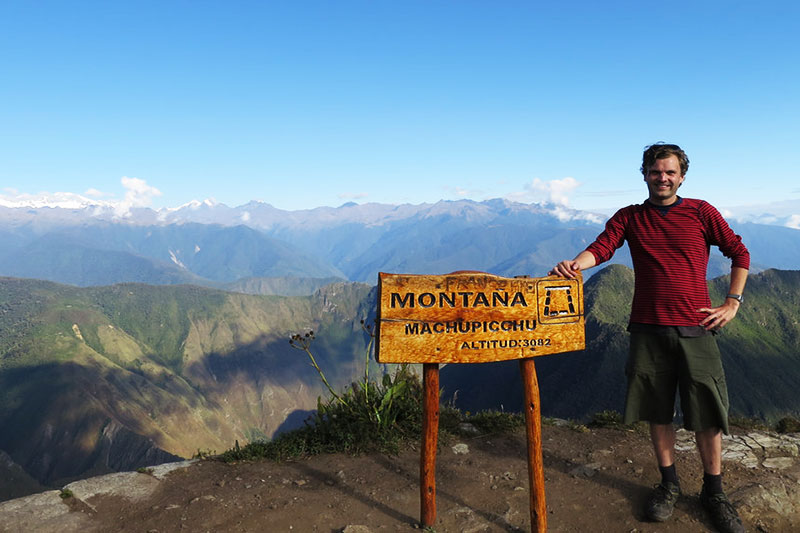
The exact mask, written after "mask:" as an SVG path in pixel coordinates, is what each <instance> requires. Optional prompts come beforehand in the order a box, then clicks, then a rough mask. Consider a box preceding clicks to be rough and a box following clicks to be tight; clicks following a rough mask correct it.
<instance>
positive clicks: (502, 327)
mask: <svg viewBox="0 0 800 533" xmlns="http://www.w3.org/2000/svg"><path fill="white" fill-rule="evenodd" d="M377 318H378V320H377V329H378V331H377V343H376V345H375V357H376V359H377V360H378V362H379V363H423V416H422V447H421V449H420V470H419V472H420V518H421V522H422V525H423V526H425V527H427V526H432V525H433V524H434V522H435V521H436V449H437V437H438V434H439V363H483V362H491V361H504V360H509V359H519V360H520V361H519V365H520V372H521V375H522V386H523V392H524V396H525V425H526V428H527V440H528V482H529V485H530V511H531V531H535V532H537V533H544V532H546V531H547V506H546V504H545V496H544V466H543V462H542V438H541V435H542V421H541V405H540V403H539V383H538V380H537V377H536V367H535V366H534V363H533V357H535V356H537V355H546V354H552V353H561V352H571V351H576V350H583V349H584V348H585V347H586V333H585V329H584V317H583V278H582V277H581V276H580V274H579V275H578V277H577V278H576V279H565V278H560V277H557V276H549V277H546V278H502V277H499V276H493V275H491V274H486V273H483V272H453V273H452V274H446V275H444V276H425V275H412V274H385V273H383V272H381V273H380V274H379V275H378V316H377Z"/></svg>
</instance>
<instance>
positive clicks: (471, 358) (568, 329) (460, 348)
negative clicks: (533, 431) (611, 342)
mask: <svg viewBox="0 0 800 533" xmlns="http://www.w3.org/2000/svg"><path fill="white" fill-rule="evenodd" d="M377 334H378V343H377V358H378V361H379V362H381V363H401V362H404V363H458V362H462V363H478V362H487V361H502V360H508V359H523V358H527V357H533V356H537V355H546V354H552V353H561V352H569V351H575V350H582V349H584V347H585V333H584V317H583V284H582V280H581V279H580V278H578V279H575V280H568V279H564V278H559V277H554V276H550V277H546V278H503V277H499V276H493V275H491V274H484V273H453V274H447V275H443V276H428V275H414V274H386V273H381V274H380V275H379V277H378V331H377Z"/></svg>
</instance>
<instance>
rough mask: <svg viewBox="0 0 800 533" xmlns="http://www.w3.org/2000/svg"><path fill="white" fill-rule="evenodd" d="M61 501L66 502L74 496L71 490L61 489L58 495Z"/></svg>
mask: <svg viewBox="0 0 800 533" xmlns="http://www.w3.org/2000/svg"><path fill="white" fill-rule="evenodd" d="M58 495H59V496H60V497H61V499H62V500H66V499H67V498H72V497H73V496H75V495H74V494H73V493H72V491H71V490H69V489H61V492H60V493H59V494H58Z"/></svg>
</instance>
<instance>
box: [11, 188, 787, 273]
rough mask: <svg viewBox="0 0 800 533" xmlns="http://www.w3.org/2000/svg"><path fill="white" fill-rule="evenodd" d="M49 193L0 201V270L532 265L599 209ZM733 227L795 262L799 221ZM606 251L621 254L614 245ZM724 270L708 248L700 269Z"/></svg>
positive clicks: (771, 256) (760, 258)
mask: <svg viewBox="0 0 800 533" xmlns="http://www.w3.org/2000/svg"><path fill="white" fill-rule="evenodd" d="M57 205H58V204H57ZM61 205H66V206H68V207H33V208H32V207H0V275H7V276H14V277H30V278H36V279H47V280H51V281H57V282H61V283H69V284H73V285H80V286H92V285H104V284H111V283H119V282H142V283H152V284H178V283H193V284H200V285H206V286H214V287H220V288H230V286H225V285H224V284H226V283H232V282H236V281H238V280H241V279H243V278H264V277H268V278H272V277H286V276H290V277H304V278H328V277H339V278H342V279H348V280H351V281H362V282H367V283H375V282H376V279H377V278H376V277H377V273H378V272H379V271H381V270H382V271H387V272H416V273H433V274H440V273H446V272H451V271H454V270H462V269H471V270H482V271H486V272H491V273H494V274H499V275H520V274H529V275H534V276H540V275H544V274H545V273H546V272H547V271H548V270H549V269H550V268H551V267H552V265H553V264H554V263H555V262H557V261H559V260H561V259H563V258H565V257H572V256H573V255H574V254H575V253H576V252H577V251H578V250H580V249H582V248H583V247H584V246H586V245H587V244H588V243H589V242H590V241H591V240H592V239H593V238H594V237H595V235H596V234H597V233H598V232H599V231H600V230H601V229H602V223H603V222H604V220H605V217H604V216H603V215H600V214H597V213H589V212H585V211H576V210H571V209H569V208H566V207H564V206H559V205H552V204H523V203H517V202H512V201H509V200H501V199H496V200H488V201H484V202H474V201H470V200H461V201H442V202H438V203H436V204H421V205H387V204H363V205H358V204H345V205H342V206H340V207H337V208H331V207H320V208H316V209H311V210H304V211H283V210H280V209H276V208H274V207H272V206H270V205H269V204H265V203H260V202H250V203H248V204H245V205H242V206H239V207H236V208H230V207H227V206H225V205H223V204H215V203H212V202H209V201H206V202H194V203H191V204H187V205H186V206H182V207H180V208H177V209H162V210H159V211H154V210H151V209H147V208H133V209H128V210H125V211H123V212H121V211H120V210H119V209H118V208H114V207H112V206H105V205H85V204H81V203H74V202H72V203H64V202H62V203H61ZM785 218H786V217H784V219H785ZM734 229H735V230H736V231H737V232H738V233H740V234H741V235H742V237H743V238H744V241H745V242H746V243H747V245H748V246H749V247H750V250H751V254H752V257H753V270H754V271H758V270H760V269H764V268H784V269H791V268H796V267H797V266H798V265H800V237H799V236H800V230H797V229H794V228H790V227H785V226H777V225H765V224H755V223H734ZM615 261H617V262H622V263H625V264H630V262H629V256H628V255H627V253H626V252H623V253H618V254H617V257H615ZM727 271H728V265H727V261H725V260H723V259H722V258H721V256H720V255H719V254H716V255H715V256H714V258H713V259H712V262H711V265H710V268H709V277H715V276H718V275H721V274H724V273H726V272H727ZM251 286H252V284H251Z"/></svg>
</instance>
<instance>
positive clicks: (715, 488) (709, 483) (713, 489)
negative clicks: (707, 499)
mask: <svg viewBox="0 0 800 533" xmlns="http://www.w3.org/2000/svg"><path fill="white" fill-rule="evenodd" d="M703 488H704V489H705V493H706V494H722V474H717V475H714V474H709V473H708V472H704V473H703Z"/></svg>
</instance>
